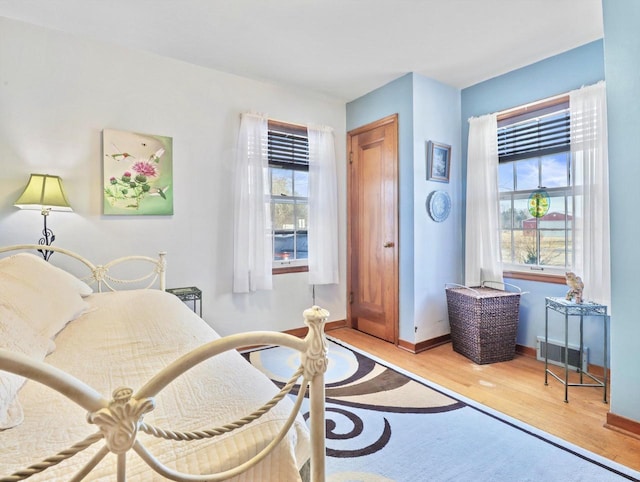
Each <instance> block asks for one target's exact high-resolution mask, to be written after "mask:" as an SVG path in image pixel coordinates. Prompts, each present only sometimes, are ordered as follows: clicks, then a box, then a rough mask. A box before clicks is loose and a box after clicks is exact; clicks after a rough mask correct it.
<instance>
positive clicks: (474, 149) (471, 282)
mask: <svg viewBox="0 0 640 482" xmlns="http://www.w3.org/2000/svg"><path fill="white" fill-rule="evenodd" d="M468 149H469V150H468V155H467V221H466V231H465V284H466V285H467V286H477V285H479V284H480V282H481V281H500V282H502V281H503V278H502V259H501V258H502V256H501V252H500V203H499V193H498V123H497V117H496V114H487V115H484V116H482V117H474V118H471V119H469V148H468Z"/></svg>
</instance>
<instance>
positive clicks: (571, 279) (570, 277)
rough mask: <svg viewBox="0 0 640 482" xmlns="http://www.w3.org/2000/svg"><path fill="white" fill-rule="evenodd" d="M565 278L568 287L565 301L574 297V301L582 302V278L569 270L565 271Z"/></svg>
mask: <svg viewBox="0 0 640 482" xmlns="http://www.w3.org/2000/svg"><path fill="white" fill-rule="evenodd" d="M566 278H567V286H569V288H570V289H569V291H567V301H572V300H574V299H575V302H576V303H582V290H583V289H584V283H583V282H582V278H580V276H576V274H575V273H573V272H571V271H568V272H567V273H566Z"/></svg>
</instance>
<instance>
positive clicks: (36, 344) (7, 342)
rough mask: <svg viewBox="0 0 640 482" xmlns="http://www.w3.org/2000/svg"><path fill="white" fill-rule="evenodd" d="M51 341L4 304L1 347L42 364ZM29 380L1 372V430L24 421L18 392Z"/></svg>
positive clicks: (1, 307) (0, 307)
mask: <svg viewBox="0 0 640 482" xmlns="http://www.w3.org/2000/svg"><path fill="white" fill-rule="evenodd" d="M49 341H50V340H48V339H47V338H45V337H44V336H42V335H39V334H38V333H36V332H35V331H34V330H33V329H32V328H31V327H30V326H29V324H28V323H27V322H26V321H24V320H23V319H21V318H20V317H19V316H18V315H17V314H16V313H15V312H14V311H13V310H12V309H11V308H10V307H8V306H6V305H4V304H0V348H3V349H6V350H9V351H15V352H18V353H22V354H25V355H27V356H30V357H32V358H33V359H35V360H39V361H42V360H44V357H45V356H46V354H47V350H48V348H49ZM25 381H26V380H25V378H24V377H22V376H19V375H16V374H14V373H9V372H7V371H4V370H0V430H4V429H7V428H11V427H15V426H16V425H18V424H20V423H21V422H22V420H23V419H24V413H23V411H22V406H21V405H20V401H19V400H18V391H19V390H20V388H21V387H22V385H24V383H25Z"/></svg>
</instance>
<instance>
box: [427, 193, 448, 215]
mask: <svg viewBox="0 0 640 482" xmlns="http://www.w3.org/2000/svg"><path fill="white" fill-rule="evenodd" d="M427 212H428V213H429V216H431V219H433V220H434V221H435V222H436V223H441V222H442V221H444V220H445V219H447V218H448V217H449V213H450V212H451V198H450V197H449V194H448V193H447V192H446V191H433V192H432V193H430V194H429V196H427Z"/></svg>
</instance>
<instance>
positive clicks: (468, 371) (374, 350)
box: [327, 328, 640, 470]
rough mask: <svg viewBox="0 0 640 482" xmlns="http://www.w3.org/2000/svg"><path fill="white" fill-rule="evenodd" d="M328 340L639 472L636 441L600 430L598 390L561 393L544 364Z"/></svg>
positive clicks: (349, 333) (344, 334)
mask: <svg viewBox="0 0 640 482" xmlns="http://www.w3.org/2000/svg"><path fill="white" fill-rule="evenodd" d="M327 334H328V335H329V336H333V337H335V338H338V339H340V340H342V341H344V342H346V343H349V344H350V345H352V346H355V347H357V348H360V349H362V350H365V351H366V352H368V353H371V354H373V355H375V356H377V357H379V358H382V359H383V360H387V361H389V362H390V363H392V364H394V365H397V366H399V367H401V368H403V369H405V370H408V371H410V372H412V373H415V374H416V375H419V376H421V377H424V378H426V379H428V380H431V381H433V382H435V383H437V384H439V385H442V386H443V387H446V388H448V389H450V390H453V391H455V392H456V393H459V394H461V395H464V396H465V397H468V398H470V399H472V400H476V401H478V402H480V403H482V404H484V405H487V406H488V407H491V408H493V409H495V410H498V411H500V412H502V413H505V414H507V415H509V416H511V417H513V418H516V419H518V420H521V421H523V422H525V423H528V424H529V425H532V426H534V427H537V428H539V429H541V430H544V431H546V432H548V433H551V434H553V435H555V436H557V437H559V438H561V439H563V440H567V441H569V442H571V443H573V444H575V445H578V446H580V447H583V448H585V449H587V450H590V451H592V452H595V453H597V454H600V455H602V456H603V457H606V458H608V459H611V460H614V461H616V462H618V463H620V464H623V465H626V466H627V467H631V468H633V469H635V470H640V439H638V438H635V437H632V436H629V435H625V434H622V433H619V432H616V431H615V430H611V429H607V428H605V427H604V426H603V424H604V423H605V421H606V415H607V412H608V411H609V405H608V404H604V403H603V401H602V388H595V387H569V403H565V402H564V387H563V386H562V384H561V383H559V382H558V381H556V380H555V379H553V378H552V377H549V385H547V386H545V385H544V363H542V362H539V361H537V360H536V359H534V358H531V357H527V356H520V355H516V357H515V359H514V360H512V361H509V362H502V363H494V364H489V365H476V364H475V363H473V362H472V361H470V360H468V359H467V358H465V357H464V356H462V355H460V354H458V353H456V352H454V351H453V348H452V346H451V343H447V344H444V345H441V346H438V347H436V348H432V349H430V350H427V351H424V352H421V353H418V354H413V353H409V352H407V351H405V350H403V349H401V348H398V347H396V346H394V345H393V344H391V343H386V342H384V341H382V340H379V339H377V338H374V337H371V336H368V335H365V334H363V333H361V332H359V331H356V330H353V329H350V328H340V329H336V330H331V331H329V332H328V333H327Z"/></svg>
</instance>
